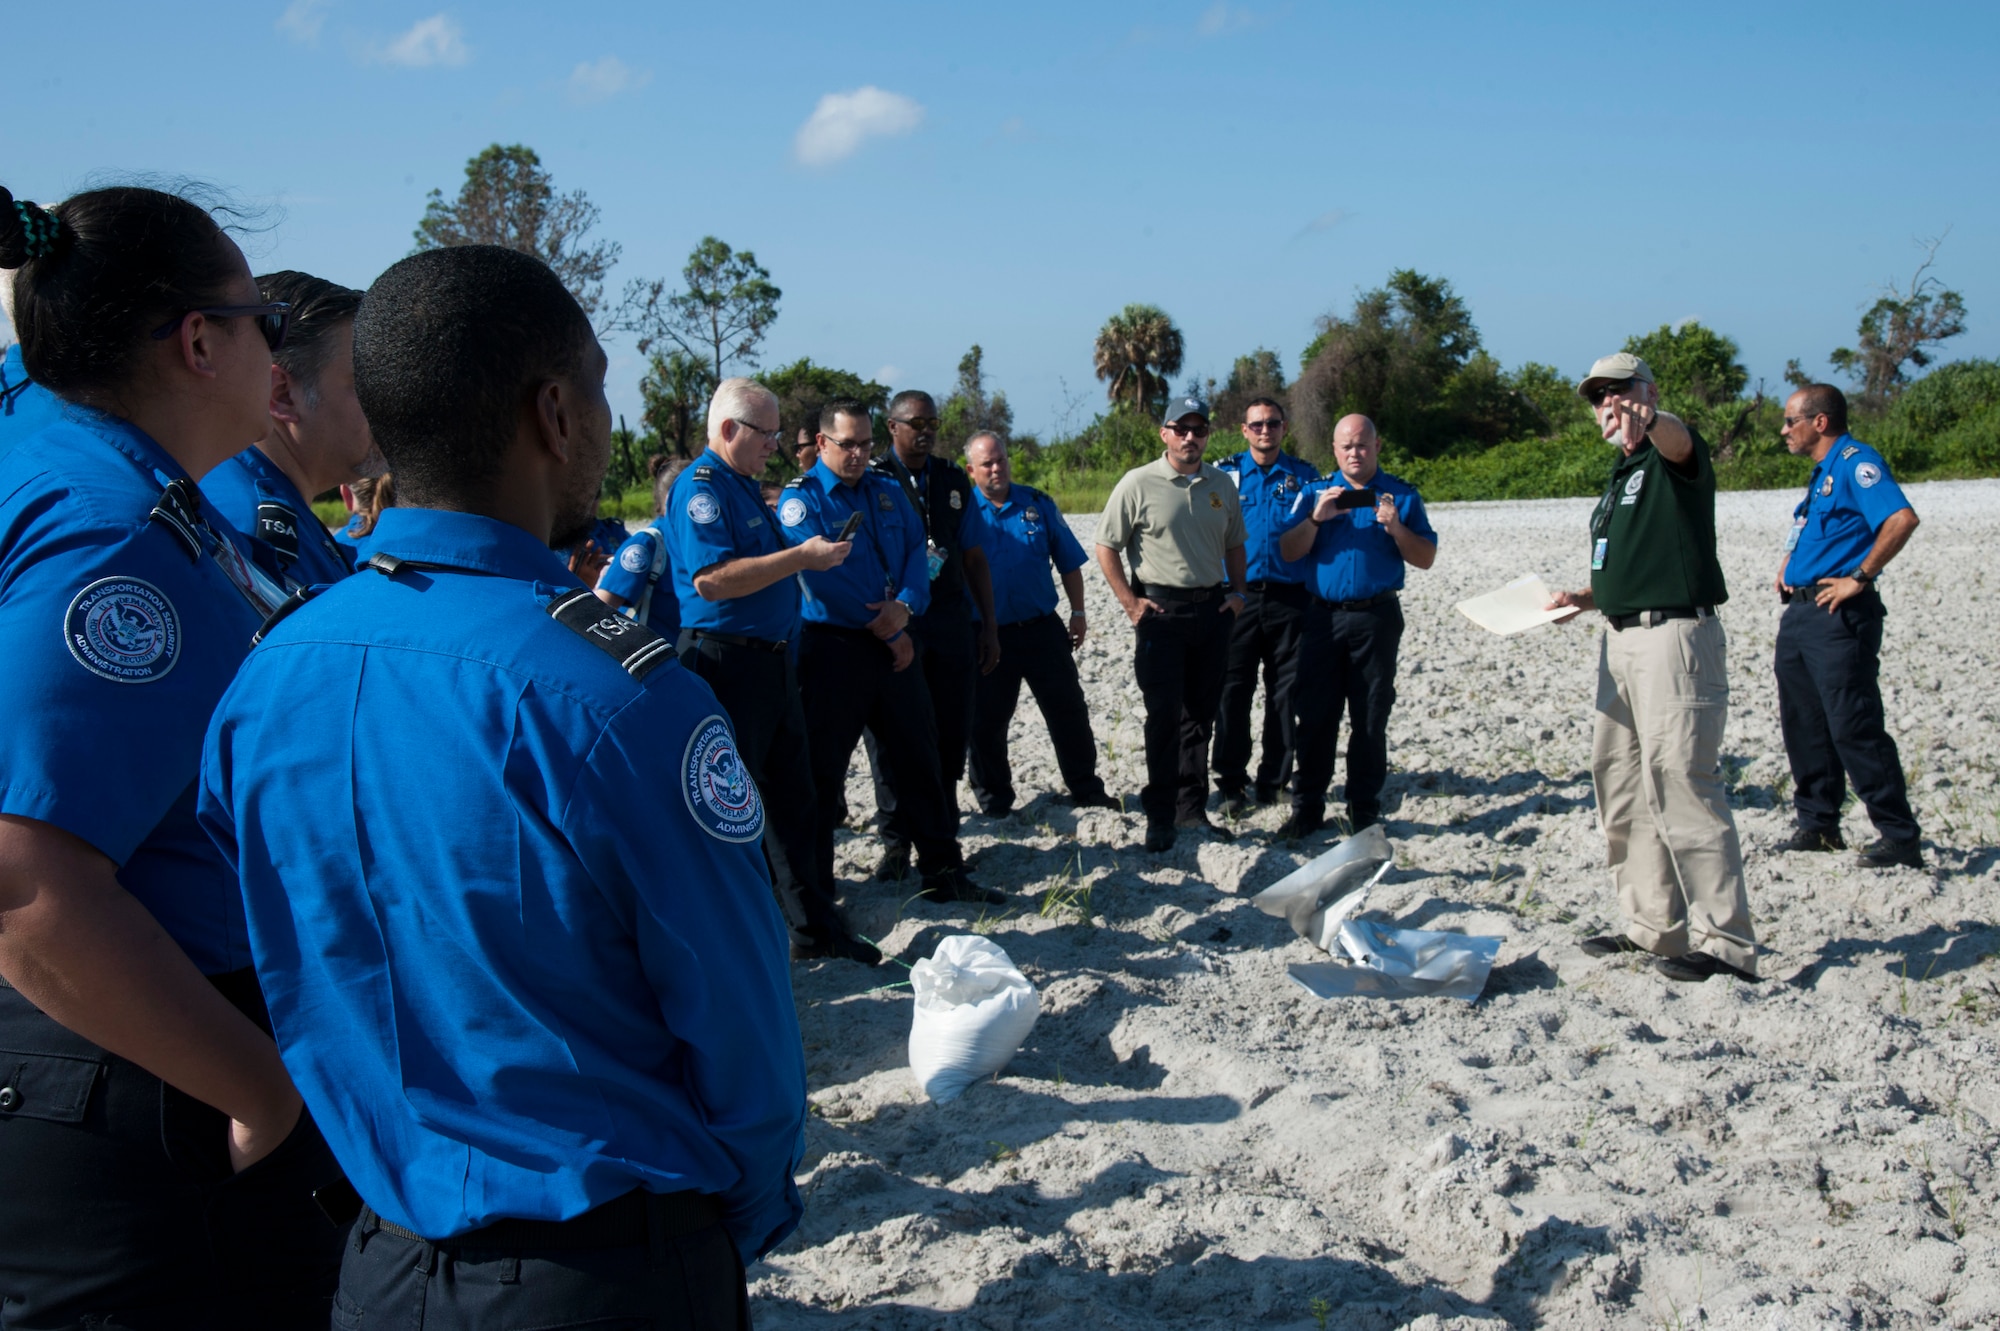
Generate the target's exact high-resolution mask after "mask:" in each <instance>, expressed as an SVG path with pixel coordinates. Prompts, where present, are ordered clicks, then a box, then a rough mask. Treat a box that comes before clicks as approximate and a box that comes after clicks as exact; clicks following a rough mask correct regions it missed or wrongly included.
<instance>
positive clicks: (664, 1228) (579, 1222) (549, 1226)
mask: <svg viewBox="0 0 2000 1331" xmlns="http://www.w3.org/2000/svg"><path fill="white" fill-rule="evenodd" d="M721 1219H722V1201H721V1199H720V1198H718V1197H716V1196H715V1195H714V1194H712V1193H706V1192H668V1193H658V1192H647V1191H646V1190H645V1189H643V1188H634V1189H633V1190H632V1191H630V1192H628V1193H626V1194H625V1195H624V1196H622V1197H614V1198H612V1199H611V1200H610V1201H608V1202H605V1203H604V1204H603V1205H601V1206H594V1207H592V1208H591V1209H590V1210H588V1211H585V1212H584V1213H583V1214H582V1215H580V1216H576V1217H574V1218H572V1219H569V1220H496V1221H494V1222H493V1223H492V1224H490V1225H483V1226H481V1227H480V1228H478V1229H473V1230H467V1231H466V1232H465V1233H463V1234H455V1235H453V1236H452V1237H451V1238H448V1239H438V1240H436V1241H434V1242H433V1241H432V1240H430V1239H427V1238H425V1237H424V1236H423V1235H421V1234H418V1233H416V1232H414V1231H413V1230H408V1229H404V1228H403V1227H402V1226H401V1225H392V1224H390V1223H389V1222H388V1221H387V1220H384V1219H383V1218H382V1217H381V1216H380V1215H378V1214H376V1212H375V1209H374V1208H373V1207H370V1206H363V1207H362V1208H361V1217H360V1222H359V1223H360V1225H361V1232H362V1233H364V1234H366V1233H368V1232H369V1231H370V1230H371V1229H375V1230H380V1231H381V1232H382V1233H384V1234H394V1235H395V1236H396V1237H397V1238H399V1239H408V1240H409V1241H410V1242H412V1243H428V1244H430V1245H431V1246H432V1247H434V1248H445V1249H448V1250H457V1249H467V1250H474V1249H476V1250H478V1251H481V1252H511V1251H515V1250H519V1251H521V1252H532V1251H538V1250H539V1251H557V1250H560V1251H565V1252H575V1251H578V1250H581V1249H585V1248H629V1247H634V1246H636V1245H638V1244H642V1243H645V1242H647V1241H649V1240H651V1239H662V1240H665V1239H678V1238H685V1237H686V1236H687V1235H689V1234H698V1233H700V1232H701V1231H702V1230H704V1229H707V1228H708V1227H709V1226H710V1225H713V1224H715V1223H717V1222H718V1221H720V1220H721Z"/></svg>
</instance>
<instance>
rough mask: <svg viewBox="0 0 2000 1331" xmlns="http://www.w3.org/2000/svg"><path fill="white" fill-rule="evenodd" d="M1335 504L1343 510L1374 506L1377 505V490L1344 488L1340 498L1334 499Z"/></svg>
mask: <svg viewBox="0 0 2000 1331" xmlns="http://www.w3.org/2000/svg"><path fill="white" fill-rule="evenodd" d="M1333 506H1334V507H1335V508H1337V509H1341V510H1346V509H1350V508H1373V507H1375V492H1374V491H1373V490H1342V491H1341V492H1340V498H1338V499H1336V500H1334V503H1333Z"/></svg>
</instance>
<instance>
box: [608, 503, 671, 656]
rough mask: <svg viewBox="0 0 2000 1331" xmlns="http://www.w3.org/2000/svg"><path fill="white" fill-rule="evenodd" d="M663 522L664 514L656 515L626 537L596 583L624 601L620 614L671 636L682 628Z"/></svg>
mask: <svg viewBox="0 0 2000 1331" xmlns="http://www.w3.org/2000/svg"><path fill="white" fill-rule="evenodd" d="M665 522H666V519H665V518H664V517H661V518H657V519H655V520H654V521H652V522H651V523H648V524H647V525H646V526H644V527H641V528H639V530H637V531H635V532H633V533H632V534H631V535H630V536H628V537H626V538H625V543H624V544H623V545H620V546H619V547H618V548H617V551H616V553H615V554H613V555H612V556H611V559H610V561H609V562H608V563H606V564H605V566H604V572H603V573H602V574H600V575H599V576H598V579H597V586H598V589H599V590H600V591H607V592H610V593H611V594H612V595H613V596H616V597H617V598H618V599H619V600H621V601H623V602H624V603H625V604H624V606H623V607H621V609H620V610H619V613H620V614H623V615H625V616H626V617H627V618H628V619H636V620H638V621H639V622H640V623H642V624H644V625H645V626H646V627H647V628H649V629H651V630H653V632H655V633H657V634H659V635H660V636H661V637H662V638H668V639H671V638H674V637H676V636H677V635H678V634H679V633H680V631H681V608H680V598H679V597H678V596H676V595H675V594H674V570H673V562H672V560H671V558H670V557H669V555H668V551H667V538H666V537H665V536H664V535H663V534H662V533H661V531H660V528H661V527H662V526H663V525H664V524H665Z"/></svg>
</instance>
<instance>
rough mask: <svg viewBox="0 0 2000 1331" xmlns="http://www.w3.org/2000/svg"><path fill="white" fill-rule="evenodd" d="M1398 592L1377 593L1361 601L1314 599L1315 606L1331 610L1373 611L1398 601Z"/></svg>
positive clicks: (1316, 597)
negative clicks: (1379, 606)
mask: <svg viewBox="0 0 2000 1331" xmlns="http://www.w3.org/2000/svg"><path fill="white" fill-rule="evenodd" d="M1398 595H1399V593H1397V592H1377V593H1376V594H1375V595H1373V596H1370V597H1367V598H1365V599H1363V600H1359V601H1329V600H1327V599H1326V598H1325V597H1324V596H1315V597H1313V603H1314V604H1315V605H1323V606H1325V607H1326V608H1327V609H1329V610H1373V609H1374V608H1375V607H1376V606H1378V605H1387V604H1388V603H1389V602H1391V601H1393V600H1395V599H1396V597H1397V596H1398Z"/></svg>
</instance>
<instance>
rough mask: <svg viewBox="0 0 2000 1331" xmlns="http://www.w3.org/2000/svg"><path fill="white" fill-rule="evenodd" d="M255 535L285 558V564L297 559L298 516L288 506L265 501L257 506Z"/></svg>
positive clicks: (295, 561) (270, 500) (269, 500)
mask: <svg viewBox="0 0 2000 1331" xmlns="http://www.w3.org/2000/svg"><path fill="white" fill-rule="evenodd" d="M257 535H259V536H261V537H262V538H263V539H264V543H265V544H266V545H268V546H270V547H271V548H272V549H273V550H276V551H277V552H278V553H279V554H281V555H283V556H284V557H285V561H286V562H287V563H297V562H298V558H299V515H298V514H297V513H295V512H293V511H292V506H291V505H290V504H285V503H280V502H279V501H277V500H275V499H265V500H262V501H260V502H259V503H258V505H257Z"/></svg>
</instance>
